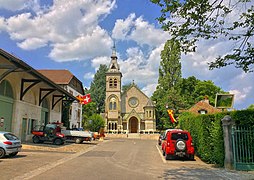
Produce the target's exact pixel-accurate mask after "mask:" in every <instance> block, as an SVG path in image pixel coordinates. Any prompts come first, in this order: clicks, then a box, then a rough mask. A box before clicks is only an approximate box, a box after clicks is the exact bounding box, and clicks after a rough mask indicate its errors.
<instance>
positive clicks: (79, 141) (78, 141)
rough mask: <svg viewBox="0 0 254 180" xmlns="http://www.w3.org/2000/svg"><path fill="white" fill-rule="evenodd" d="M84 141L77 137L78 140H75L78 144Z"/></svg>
mask: <svg viewBox="0 0 254 180" xmlns="http://www.w3.org/2000/svg"><path fill="white" fill-rule="evenodd" d="M82 142H83V140H82V139H81V138H77V139H76V140H75V143H76V144H81V143H82Z"/></svg>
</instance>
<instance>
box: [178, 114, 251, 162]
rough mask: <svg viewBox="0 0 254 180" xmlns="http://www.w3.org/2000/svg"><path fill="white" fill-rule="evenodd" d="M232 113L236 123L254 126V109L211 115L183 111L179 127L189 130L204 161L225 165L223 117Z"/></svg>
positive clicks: (197, 151)
mask: <svg viewBox="0 0 254 180" xmlns="http://www.w3.org/2000/svg"><path fill="white" fill-rule="evenodd" d="M225 115H230V116H231V117H232V119H233V120H234V121H235V123H236V125H242V126H247V127H254V110H242V111H232V112H223V113H217V114H211V115H193V114H191V113H183V114H181V115H180V116H179V127H180V128H181V129H185V130H188V131H189V132H190V133H191V136H192V138H193V142H194V146H195V151H196V155H198V156H199V157H200V158H201V159H202V160H203V161H205V162H208V163H213V164H216V165H218V166H223V165H224V157H225V154H224V153H225V150H224V139H223V128H222V123H221V119H223V117H224V116H225Z"/></svg>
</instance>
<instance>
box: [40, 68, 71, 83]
mask: <svg viewBox="0 0 254 180" xmlns="http://www.w3.org/2000/svg"><path fill="white" fill-rule="evenodd" d="M37 71H38V72H40V73H41V74H43V75H44V76H46V77H47V78H49V79H50V80H51V81H53V82H54V83H56V84H66V85H67V84H69V83H70V81H71V79H72V78H73V74H72V73H71V72H70V71H69V70H66V69H60V70H53V69H38V70H37Z"/></svg>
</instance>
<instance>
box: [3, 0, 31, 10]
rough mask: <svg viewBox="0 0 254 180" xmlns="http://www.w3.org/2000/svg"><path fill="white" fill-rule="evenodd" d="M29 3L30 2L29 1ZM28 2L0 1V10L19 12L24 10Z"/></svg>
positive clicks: (20, 0) (25, 0)
mask: <svg viewBox="0 0 254 180" xmlns="http://www.w3.org/2000/svg"><path fill="white" fill-rule="evenodd" d="M30 1H31V0H30ZM26 2H28V0H17V1H12V0H8V1H7V0H0V9H7V10H11V11H16V10H21V9H23V8H25V6H26V5H25V3H26Z"/></svg>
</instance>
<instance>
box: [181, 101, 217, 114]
mask: <svg viewBox="0 0 254 180" xmlns="http://www.w3.org/2000/svg"><path fill="white" fill-rule="evenodd" d="M185 112H192V113H194V114H214V113H218V112H221V109H218V108H216V107H213V106H212V105H210V103H209V100H208V99H207V98H205V99H204V100H201V101H199V102H197V103H196V104H195V105H194V106H192V107H191V108H190V109H188V110H186V111H185Z"/></svg>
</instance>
